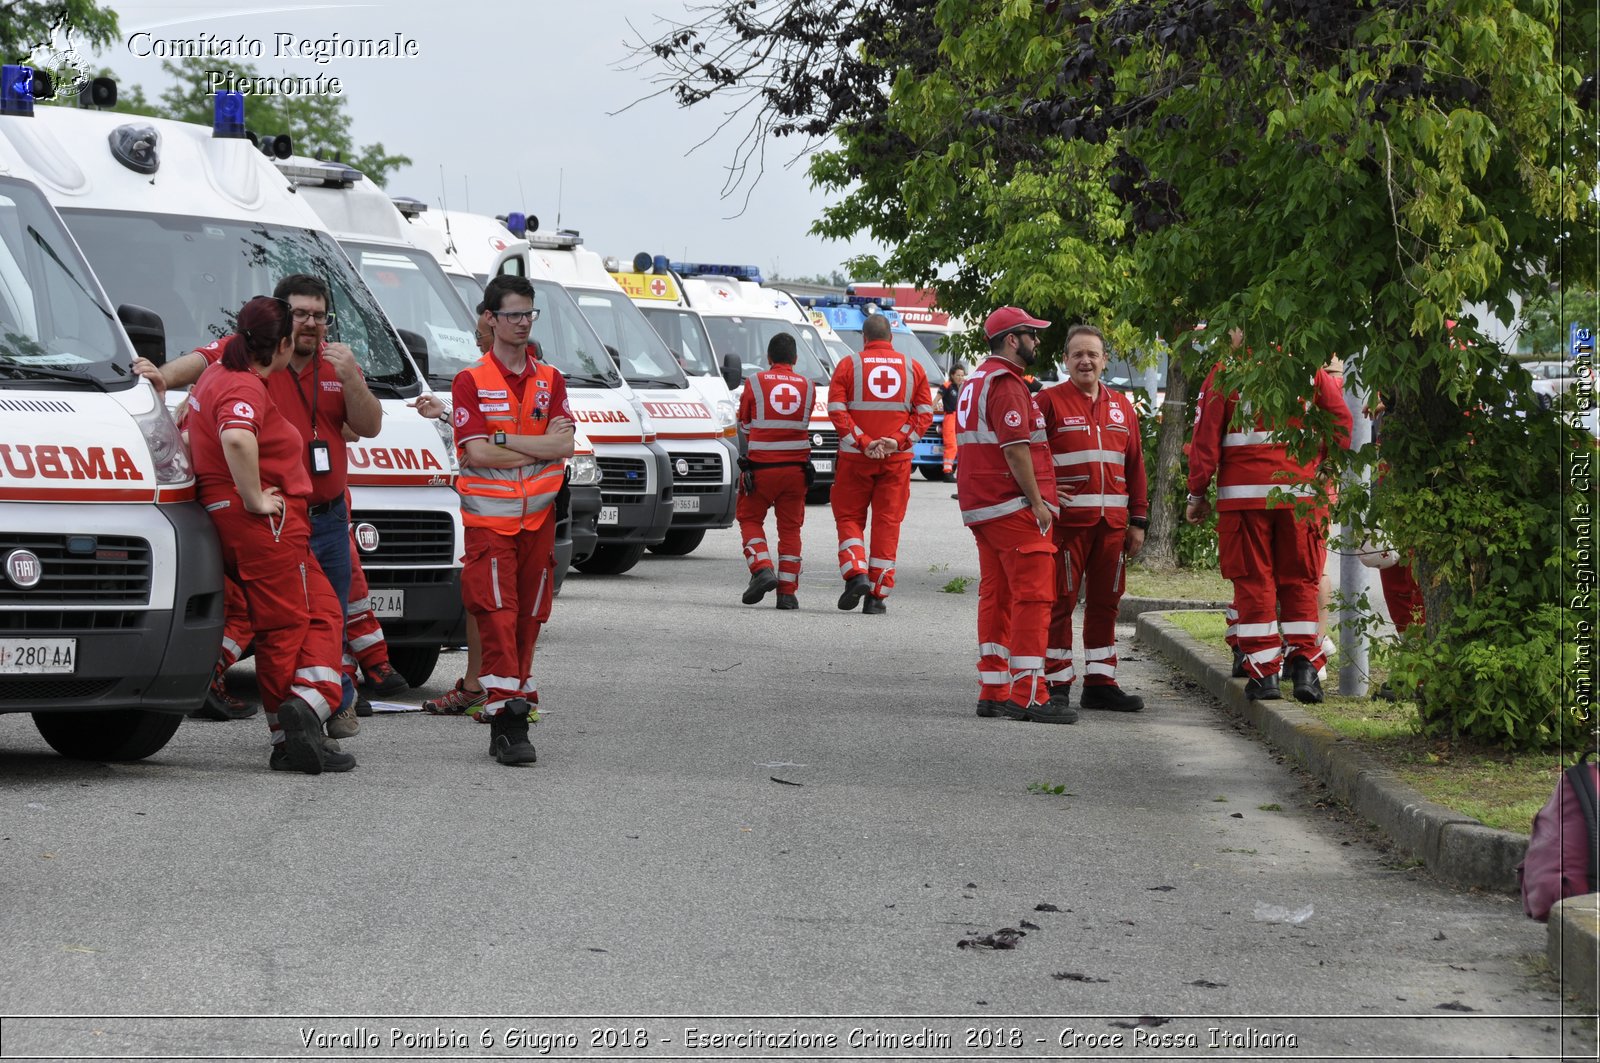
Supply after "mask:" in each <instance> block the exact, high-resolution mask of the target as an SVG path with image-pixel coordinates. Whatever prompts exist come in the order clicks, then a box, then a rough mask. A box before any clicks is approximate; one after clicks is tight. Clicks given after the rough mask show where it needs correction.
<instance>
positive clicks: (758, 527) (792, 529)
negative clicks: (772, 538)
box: [734, 464, 806, 594]
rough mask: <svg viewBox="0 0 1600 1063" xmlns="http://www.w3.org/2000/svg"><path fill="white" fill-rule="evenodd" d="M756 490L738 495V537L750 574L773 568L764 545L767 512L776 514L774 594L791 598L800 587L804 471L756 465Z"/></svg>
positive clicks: (783, 466) (794, 468)
mask: <svg viewBox="0 0 1600 1063" xmlns="http://www.w3.org/2000/svg"><path fill="white" fill-rule="evenodd" d="M752 475H753V477H754V479H755V487H756V489H755V490H754V491H752V492H750V493H749V494H743V493H741V494H740V495H739V504H738V508H737V509H736V510H735V511H734V514H735V516H737V517H738V518H739V537H740V538H741V539H743V540H744V559H745V561H747V562H748V563H749V565H750V571H751V572H759V571H761V570H762V569H764V568H773V567H774V566H773V564H772V549H771V547H770V546H768V544H767V531H766V528H765V526H764V525H765V524H766V520H767V510H769V509H774V510H777V514H778V564H777V566H776V568H777V570H778V593H779V594H794V593H796V591H797V590H798V589H799V587H800V526H801V525H802V524H804V523H805V520H806V471H805V470H804V469H802V468H800V467H799V466H797V465H774V466H767V465H761V464H757V465H756V466H755V469H754V472H753V474H752Z"/></svg>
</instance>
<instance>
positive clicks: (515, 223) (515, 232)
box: [506, 210, 528, 236]
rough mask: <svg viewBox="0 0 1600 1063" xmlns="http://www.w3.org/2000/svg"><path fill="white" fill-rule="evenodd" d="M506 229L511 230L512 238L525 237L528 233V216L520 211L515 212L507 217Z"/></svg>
mask: <svg viewBox="0 0 1600 1063" xmlns="http://www.w3.org/2000/svg"><path fill="white" fill-rule="evenodd" d="M506 228H507V229H510V230H511V235H512V236H525V235H527V232H528V216H527V215H526V214H524V213H522V211H520V210H514V211H512V212H511V213H510V214H507V215H506Z"/></svg>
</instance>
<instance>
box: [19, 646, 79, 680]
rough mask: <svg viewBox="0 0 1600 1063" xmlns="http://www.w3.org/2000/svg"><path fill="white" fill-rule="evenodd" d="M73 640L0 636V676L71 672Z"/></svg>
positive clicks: (75, 656)
mask: <svg viewBox="0 0 1600 1063" xmlns="http://www.w3.org/2000/svg"><path fill="white" fill-rule="evenodd" d="M77 659H78V640H77V639H0V675H71V674H72V672H73V669H74V667H75V665H76V662H77Z"/></svg>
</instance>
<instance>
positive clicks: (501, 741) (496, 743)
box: [489, 698, 539, 765]
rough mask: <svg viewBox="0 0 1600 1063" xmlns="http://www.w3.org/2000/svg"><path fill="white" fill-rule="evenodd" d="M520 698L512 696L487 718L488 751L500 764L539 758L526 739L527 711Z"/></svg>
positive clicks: (525, 703)
mask: <svg viewBox="0 0 1600 1063" xmlns="http://www.w3.org/2000/svg"><path fill="white" fill-rule="evenodd" d="M530 709H531V706H530V705H529V704H528V703H527V702H526V701H525V700H523V699H522V698H512V699H511V700H510V701H508V702H506V703H505V704H504V705H502V706H501V707H500V711H499V712H498V713H496V714H495V715H493V716H491V717H490V718H489V753H490V754H491V755H492V756H493V757H494V759H495V760H498V761H499V762H500V763H502V764H511V765H516V764H532V763H533V762H534V761H536V760H538V759H539V754H538V753H537V752H535V751H534V748H533V743H532V742H530V741H528V712H529V711H530Z"/></svg>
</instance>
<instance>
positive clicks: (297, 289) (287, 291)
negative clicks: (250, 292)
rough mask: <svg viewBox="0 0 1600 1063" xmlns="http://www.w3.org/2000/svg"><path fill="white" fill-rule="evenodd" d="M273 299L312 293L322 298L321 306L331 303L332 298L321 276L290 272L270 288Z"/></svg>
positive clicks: (286, 298)
mask: <svg viewBox="0 0 1600 1063" xmlns="http://www.w3.org/2000/svg"><path fill="white" fill-rule="evenodd" d="M272 295H273V298H275V299H282V300H283V301H284V302H288V301H289V296H291V295H314V296H316V297H317V298H319V299H321V300H322V305H323V306H325V307H326V306H329V305H331V304H332V302H333V299H332V298H331V297H330V296H329V295H328V284H327V282H326V281H324V280H323V279H322V278H321V277H313V276H312V275H311V274H309V273H291V274H289V275H288V276H287V277H285V278H283V280H281V281H279V282H278V286H277V287H276V288H274V289H272Z"/></svg>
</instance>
